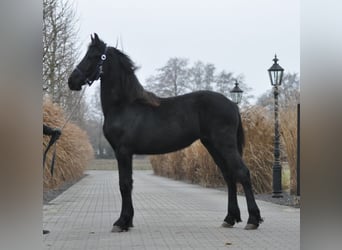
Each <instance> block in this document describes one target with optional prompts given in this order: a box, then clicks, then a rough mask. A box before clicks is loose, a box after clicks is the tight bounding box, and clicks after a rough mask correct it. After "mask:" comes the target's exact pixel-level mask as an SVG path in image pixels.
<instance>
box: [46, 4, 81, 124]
mask: <svg viewBox="0 0 342 250" xmlns="http://www.w3.org/2000/svg"><path fill="white" fill-rule="evenodd" d="M76 27H77V19H76V14H75V11H74V6H73V5H72V3H70V2H68V1H63V0H43V93H44V94H45V95H49V96H50V98H51V100H52V101H53V102H54V103H58V104H59V105H60V106H61V107H63V109H64V110H65V111H67V112H70V111H71V110H72V108H73V107H74V106H75V103H76V102H77V96H78V95H79V93H78V92H72V91H70V90H69V88H68V85H67V79H68V77H69V75H70V73H71V71H72V69H73V68H74V66H75V62H76V60H77V58H78V55H79V47H78V45H77V34H78V29H77V28H76ZM80 105H81V107H80V108H78V109H77V110H75V113H74V117H76V120H82V114H83V113H84V109H85V102H84V101H82V102H81V104H80Z"/></svg>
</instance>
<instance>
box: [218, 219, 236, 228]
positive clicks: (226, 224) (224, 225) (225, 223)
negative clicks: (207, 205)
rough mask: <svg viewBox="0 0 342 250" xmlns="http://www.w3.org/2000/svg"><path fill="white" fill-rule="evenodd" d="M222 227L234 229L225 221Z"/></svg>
mask: <svg viewBox="0 0 342 250" xmlns="http://www.w3.org/2000/svg"><path fill="white" fill-rule="evenodd" d="M221 226H222V227H228V228H232V227H233V226H234V225H232V224H229V223H228V222H226V221H224V222H223V223H222V225H221Z"/></svg>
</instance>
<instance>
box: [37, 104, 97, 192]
mask: <svg viewBox="0 0 342 250" xmlns="http://www.w3.org/2000/svg"><path fill="white" fill-rule="evenodd" d="M43 123H44V124H45V125H48V126H50V127H59V128H61V127H62V126H63V125H64V123H65V117H64V114H63V111H62V109H61V108H60V107H59V106H58V105H57V104H53V103H52V102H51V101H50V100H48V99H46V100H44V102H43ZM49 140H50V137H49V136H45V135H44V137H43V152H44V150H45V148H46V146H47V144H48V143H49ZM53 151H54V145H53V146H52V147H51V148H50V150H49V153H48V154H47V156H46V162H45V166H44V172H43V184H44V188H45V189H53V188H57V187H58V186H60V185H61V184H63V183H64V182H68V181H73V180H76V179H79V178H80V177H81V176H82V175H83V171H84V169H85V167H86V165H87V164H88V163H89V161H90V160H91V159H93V155H94V153H93V148H92V146H91V144H90V143H89V140H88V136H87V134H86V132H85V131H83V130H82V129H80V128H79V127H78V126H76V125H75V124H73V123H70V122H68V123H67V124H66V126H65V127H64V129H63V131H62V135H61V136H60V138H59V139H58V140H57V143H56V159H55V167H54V175H53V176H51V174H50V163H51V159H52V154H53Z"/></svg>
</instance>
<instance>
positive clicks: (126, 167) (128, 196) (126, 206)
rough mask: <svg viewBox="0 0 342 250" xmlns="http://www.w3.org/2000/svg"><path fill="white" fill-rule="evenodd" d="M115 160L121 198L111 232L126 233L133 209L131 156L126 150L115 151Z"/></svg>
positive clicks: (129, 225) (130, 222)
mask: <svg viewBox="0 0 342 250" xmlns="http://www.w3.org/2000/svg"><path fill="white" fill-rule="evenodd" d="M116 159H117V161H118V167H119V185H120V193H121V198H122V207H121V214H120V217H119V219H118V220H117V221H116V222H114V225H113V229H112V232H122V231H128V229H129V228H130V227H133V215H134V209H133V204H132V188H133V179H132V154H130V153H129V152H128V151H127V150H122V149H121V150H117V152H116Z"/></svg>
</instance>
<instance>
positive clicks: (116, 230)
mask: <svg viewBox="0 0 342 250" xmlns="http://www.w3.org/2000/svg"><path fill="white" fill-rule="evenodd" d="M127 231H128V229H123V228H121V227H119V226H113V228H112V231H111V232H112V233H121V232H127Z"/></svg>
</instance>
